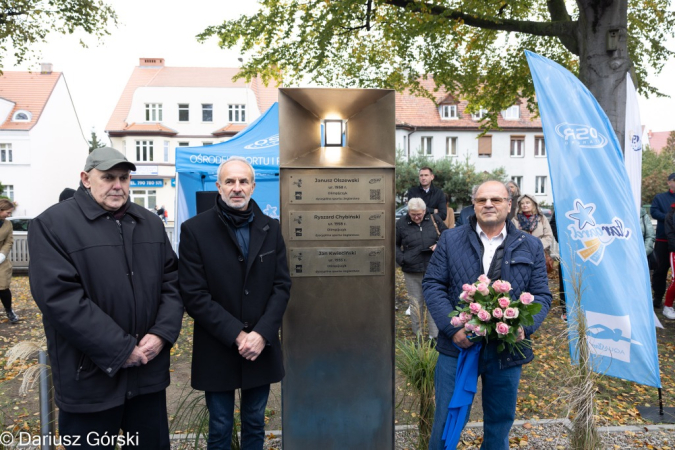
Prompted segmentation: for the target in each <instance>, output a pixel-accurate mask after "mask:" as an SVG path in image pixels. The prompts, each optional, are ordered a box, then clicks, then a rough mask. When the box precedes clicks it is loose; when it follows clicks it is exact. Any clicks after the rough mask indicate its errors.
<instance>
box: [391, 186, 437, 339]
mask: <svg viewBox="0 0 675 450" xmlns="http://www.w3.org/2000/svg"><path fill="white" fill-rule="evenodd" d="M426 211H427V207H426V205H425V204H424V201H423V200H422V199H421V198H413V199H410V201H409V202H408V215H406V216H405V217H403V218H401V219H399V220H398V222H396V263H397V264H398V265H399V266H401V270H403V277H404V279H405V286H406V289H407V291H408V297H409V298H410V319H411V322H412V331H413V334H415V336H417V337H418V338H419V337H420V336H421V335H422V333H423V331H424V326H423V317H425V315H426V318H427V324H428V326H429V338H431V339H436V338H437V337H438V328H437V327H436V324H435V323H434V320H433V319H432V318H431V314H429V313H428V312H427V308H426V305H425V304H424V296H423V294H422V278H424V272H425V271H426V270H427V265H428V264H429V260H430V259H431V255H432V254H433V252H434V250H435V249H436V242H438V238H439V237H440V235H441V233H442V232H443V231H444V230H447V227H446V226H445V223H444V222H443V221H442V220H441V219H440V217H438V216H437V215H436V214H430V213H428V212H426Z"/></svg>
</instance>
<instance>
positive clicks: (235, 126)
mask: <svg viewBox="0 0 675 450" xmlns="http://www.w3.org/2000/svg"><path fill="white" fill-rule="evenodd" d="M247 126H248V124H246V123H228V124H227V125H225V126H224V127H222V128H220V129H218V130H216V131H214V132H213V133H212V134H213V135H214V136H227V135H230V136H234V135H235V134H237V133H239V132H240V131H241V130H243V129H245V128H246V127H247Z"/></svg>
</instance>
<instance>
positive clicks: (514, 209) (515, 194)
mask: <svg viewBox="0 0 675 450" xmlns="http://www.w3.org/2000/svg"><path fill="white" fill-rule="evenodd" d="M506 187H507V188H509V193H510V194H511V198H512V199H513V200H517V199H518V198H520V188H519V187H518V185H517V184H516V183H515V181H509V182H507V183H506ZM517 213H518V202H516V201H512V202H511V211H510V212H509V216H508V218H507V219H508V220H513V218H514V217H516V214H517Z"/></svg>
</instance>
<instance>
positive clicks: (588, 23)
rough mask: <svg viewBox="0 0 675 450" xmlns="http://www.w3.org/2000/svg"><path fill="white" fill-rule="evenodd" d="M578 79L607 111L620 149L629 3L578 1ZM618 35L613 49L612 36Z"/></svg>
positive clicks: (619, 0) (621, 0) (620, 0)
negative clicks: (611, 44)
mask: <svg viewBox="0 0 675 450" xmlns="http://www.w3.org/2000/svg"><path fill="white" fill-rule="evenodd" d="M577 4H578V5H579V12H580V14H579V30H578V33H579V39H578V41H579V79H580V80H581V82H582V83H584V85H586V87H587V88H588V89H589V90H590V91H591V93H592V94H593V95H594V96H595V98H596V100H597V101H598V103H600V106H602V108H603V109H604V110H605V113H606V114H607V117H608V118H609V121H610V123H611V124H612V127H614V132H615V133H616V137H617V138H618V140H619V144H620V145H621V148H622V149H623V147H624V134H625V128H626V123H625V121H626V119H625V118H626V74H627V73H628V72H629V71H630V69H631V65H632V63H631V61H630V59H629V57H628V42H627V40H628V33H627V23H628V2H627V0H578V1H577ZM612 34H614V35H616V39H615V40H614V48H615V49H611V48H608V47H609V46H610V39H609V36H610V35H612Z"/></svg>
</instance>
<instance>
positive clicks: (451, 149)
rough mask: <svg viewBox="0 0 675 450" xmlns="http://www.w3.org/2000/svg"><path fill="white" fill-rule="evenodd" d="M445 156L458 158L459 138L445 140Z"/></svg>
mask: <svg viewBox="0 0 675 450" xmlns="http://www.w3.org/2000/svg"><path fill="white" fill-rule="evenodd" d="M445 156H457V138H456V137H448V138H445Z"/></svg>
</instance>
